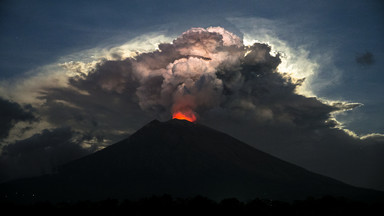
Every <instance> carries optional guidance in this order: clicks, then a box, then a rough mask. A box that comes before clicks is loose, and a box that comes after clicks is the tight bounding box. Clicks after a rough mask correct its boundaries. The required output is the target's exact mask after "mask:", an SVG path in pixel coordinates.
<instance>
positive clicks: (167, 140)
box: [0, 120, 384, 200]
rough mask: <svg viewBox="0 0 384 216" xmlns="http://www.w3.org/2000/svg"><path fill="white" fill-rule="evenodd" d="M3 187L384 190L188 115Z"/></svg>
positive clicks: (40, 193) (247, 195)
mask: <svg viewBox="0 0 384 216" xmlns="http://www.w3.org/2000/svg"><path fill="white" fill-rule="evenodd" d="M4 187H8V189H7V190H5V191H4V192H5V193H6V194H10V193H13V192H14V191H15V190H18V191H20V192H19V193H24V194H32V193H33V194H34V195H35V197H38V198H39V199H48V200H63V199H64V200H72V199H79V200H86V199H90V200H99V199H105V198H119V199H124V198H132V199H137V198H142V197H146V196H152V195H162V194H170V195H173V196H179V197H192V196H196V195H203V196H207V197H209V198H213V199H216V200H220V199H223V198H227V197H236V198H239V199H243V200H246V199H253V198H257V197H258V198H268V199H278V200H294V199H305V198H306V197H308V196H314V197H319V196H323V195H334V196H345V197H348V198H353V199H361V200H365V199H367V200H371V199H372V200H374V199H382V200H384V199H383V197H384V193H382V192H378V191H374V190H368V189H361V188H357V187H353V186H349V185H347V184H344V183H342V182H340V181H338V180H335V179H332V178H329V177H325V176H322V175H319V174H316V173H313V172H311V171H308V170H306V169H304V168H301V167H298V166H296V165H294V164H291V163H288V162H285V161H283V160H281V159H278V158H276V157H274V156H272V155H269V154H267V153H264V152H262V151H259V150H257V149H256V148H254V147H251V146H250V145H248V144H245V143H243V142H241V141H239V140H237V139H235V138H233V137H231V136H229V135H227V134H225V133H222V132H219V131H216V130H214V129H212V128H209V127H206V126H204V125H200V124H198V123H191V122H188V121H185V120H169V121H166V122H160V121H158V120H153V121H151V122H150V123H148V124H147V125H145V126H144V127H142V128H141V129H139V130H138V131H137V132H136V133H134V134H132V135H131V136H130V137H128V138H127V139H124V140H122V141H120V142H117V143H115V144H113V145H111V146H109V147H107V148H105V149H103V150H100V151H98V152H96V153H94V154H91V155H88V156H85V157H83V158H80V159H77V160H75V161H72V162H70V163H67V164H65V165H63V166H62V167H61V168H60V169H59V172H58V173H57V174H54V175H50V176H42V177H37V178H31V179H29V180H27V179H24V180H19V181H14V182H9V183H5V184H2V186H1V185H0V189H1V190H0V191H2V190H3V189H4ZM21 191H24V192H21ZM1 195H2V196H3V194H1Z"/></svg>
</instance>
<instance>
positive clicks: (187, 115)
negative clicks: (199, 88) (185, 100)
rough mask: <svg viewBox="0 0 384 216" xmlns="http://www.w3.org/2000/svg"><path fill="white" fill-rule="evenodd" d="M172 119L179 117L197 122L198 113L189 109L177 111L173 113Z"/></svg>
mask: <svg viewBox="0 0 384 216" xmlns="http://www.w3.org/2000/svg"><path fill="white" fill-rule="evenodd" d="M172 119H179V120H187V121H190V122H195V121H196V115H195V113H194V112H193V111H191V110H188V111H186V112H185V111H177V112H175V113H173V115H172Z"/></svg>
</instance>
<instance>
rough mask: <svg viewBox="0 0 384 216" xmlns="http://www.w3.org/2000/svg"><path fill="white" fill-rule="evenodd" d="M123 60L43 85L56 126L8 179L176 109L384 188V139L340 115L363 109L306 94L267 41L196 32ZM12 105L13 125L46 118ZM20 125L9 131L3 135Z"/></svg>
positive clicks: (308, 164)
mask: <svg viewBox="0 0 384 216" xmlns="http://www.w3.org/2000/svg"><path fill="white" fill-rule="evenodd" d="M114 59H115V60H106V59H104V60H101V61H99V62H97V63H95V64H91V65H88V66H87V67H81V65H84V64H82V63H81V62H72V63H71V64H67V65H66V66H67V68H69V69H71V73H70V74H71V75H70V76H67V78H66V80H67V82H64V84H61V85H56V86H55V85H47V84H42V85H41V87H40V88H37V89H38V90H37V91H36V92H35V93H36V94H34V95H38V96H36V97H35V98H34V99H33V100H31V101H32V102H31V103H32V106H33V112H34V115H35V116H37V118H38V119H39V122H46V123H47V124H49V125H50V126H51V128H50V130H44V131H40V132H39V133H38V134H37V135H35V136H32V137H30V138H28V139H25V140H18V141H15V142H13V143H10V144H8V145H6V146H5V147H3V155H2V156H1V158H2V160H1V163H2V166H3V167H8V168H7V169H3V170H8V173H3V174H2V175H3V176H5V177H4V178H14V177H19V176H22V174H21V173H22V172H21V171H20V172H18V173H17V174H15V173H12V171H10V170H12V169H11V168H9V167H12V164H13V166H15V164H18V167H23V166H25V167H28V166H27V165H26V164H24V165H19V164H20V163H19V161H20V160H21V159H20V158H33V157H36V156H37V154H40V155H43V156H44V157H45V158H46V157H50V156H48V155H61V156H60V157H59V158H62V159H60V160H59V161H55V162H54V163H47V162H46V161H40V162H36V164H35V165H34V167H39V166H43V167H50V169H52V168H53V167H54V166H56V165H58V164H60V163H63V162H65V161H68V160H70V159H73V158H76V157H79V156H82V155H84V154H86V153H89V152H92V151H94V150H97V149H99V148H100V147H103V146H105V145H107V144H110V143H112V142H114V141H116V140H118V139H120V138H122V137H125V136H127V135H128V134H130V133H132V132H134V131H135V130H136V129H138V128H139V127H141V126H143V125H144V124H145V123H146V122H148V121H150V120H152V119H153V118H158V119H160V120H167V119H170V118H171V115H172V113H173V112H175V111H182V110H189V111H193V112H195V113H196V114H197V116H198V121H200V122H201V123H204V124H207V125H209V126H211V127H214V128H217V129H220V130H222V131H224V132H227V133H229V134H231V135H233V136H236V137H237V138H239V139H241V140H244V141H246V142H247V143H249V144H251V145H254V146H255V147H257V148H260V149H262V150H264V151H267V152H269V153H271V154H274V155H277V156H279V157H281V158H283V159H285V160H288V161H291V162H294V163H296V164H299V165H301V166H304V167H305V168H308V169H311V170H313V171H316V172H320V173H322V174H326V175H329V176H332V177H335V178H338V179H341V180H344V181H347V182H349V183H353V184H355V185H360V186H366V187H375V188H382V189H384V185H383V184H382V183H380V181H381V180H384V176H383V174H382V173H381V172H380V171H379V170H380V169H382V168H383V167H382V166H383V164H384V163H382V162H383V159H382V158H383V157H382V156H383V152H384V150H383V147H382V146H383V144H384V143H383V139H382V135H379V134H378V135H375V136H368V137H364V138H360V137H357V136H356V135H354V134H353V133H351V132H348V131H347V130H344V129H342V125H340V123H338V122H337V121H336V120H335V119H334V118H333V117H332V113H334V112H342V111H345V110H349V109H352V108H354V107H356V106H359V104H356V103H346V102H324V101H320V100H319V99H317V98H316V97H306V96H303V95H300V94H298V93H297V88H298V87H300V86H301V85H302V84H303V82H305V80H304V79H297V78H295V77H292V76H290V75H289V73H283V72H281V71H280V70H279V65H280V64H281V54H279V53H273V52H272V50H271V47H270V46H269V45H267V44H264V43H258V42H256V43H254V44H252V45H250V46H245V45H244V44H243V41H242V39H241V38H239V37H237V36H236V35H234V34H232V33H230V32H228V31H226V30H225V29H223V28H220V27H210V28H207V29H204V28H192V29H190V30H188V31H186V32H184V33H183V34H182V35H180V36H179V37H177V38H176V39H175V40H173V41H172V42H171V43H161V44H159V45H158V49H157V50H155V51H152V52H144V53H136V54H135V55H133V56H132V57H122V56H115V57H114ZM74 69H75V70H74ZM3 97H5V96H4V95H3ZM8 97H10V96H8ZM4 101H6V100H4ZM5 103H7V106H14V108H13V109H12V110H13V111H15V112H18V113H23V112H24V113H23V115H19V116H18V117H12V118H13V120H9V121H8V122H14V121H32V120H36V118H35V117H33V116H32V114H29V111H28V109H27V108H24V109H25V110H24V111H23V112H22V111H21V108H20V105H17V104H13V103H11V102H5ZM16 116H17V115H16ZM20 116H21V117H20ZM12 126H14V125H13V123H8V124H7V125H6V126H2V127H4V128H5V130H4V132H2V133H3V136H7V135H8V133H9V131H11V130H12ZM31 130H32V129H31ZM7 131H8V132H7ZM55 134H58V135H55ZM51 137H55V138H54V139H53V140H51ZM57 137H59V138H60V137H63V138H62V139H60V140H62V141H59V140H57V139H56V138H57ZM8 139H10V138H9V137H8ZM27 149H33V150H27ZM48 150H49V151H48ZM48 152H53V153H52V154H51V153H48ZM17 155H18V156H17ZM16 156H17V157H16ZM25 160H27V159H25ZM27 161H28V160H27ZM47 164H50V165H47ZM46 169H48V168H45V170H46ZM30 170H36V169H35V168H34V169H30ZM48 170H49V169H48ZM27 174H28V175H30V174H32V173H26V175H27ZM35 174H36V172H35ZM362 174H363V175H362ZM381 182H384V181H381Z"/></svg>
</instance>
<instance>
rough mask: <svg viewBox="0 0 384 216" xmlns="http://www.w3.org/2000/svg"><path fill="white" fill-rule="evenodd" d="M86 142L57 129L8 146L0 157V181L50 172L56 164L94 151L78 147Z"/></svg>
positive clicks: (68, 132) (91, 148)
mask: <svg viewBox="0 0 384 216" xmlns="http://www.w3.org/2000/svg"><path fill="white" fill-rule="evenodd" d="M90 139H91V138H90V137H87V136H84V135H81V136H79V134H78V133H76V132H74V131H72V130H71V129H69V128H57V129H54V130H44V131H43V132H42V133H40V134H35V135H33V136H32V137H30V138H28V139H25V140H20V141H16V142H14V143H11V144H8V145H7V146H5V147H4V148H3V151H2V154H1V157H0V168H1V169H0V181H5V180H9V179H14V178H19V177H26V176H34V175H41V174H48V173H52V172H54V171H55V169H56V168H57V167H58V166H59V165H61V164H63V163H65V162H68V161H70V160H73V159H76V158H79V157H81V156H84V155H86V154H89V153H90V152H92V151H94V149H93V148H94V146H93V147H92V146H91V147H89V148H87V149H85V148H82V147H81V146H80V144H81V143H82V142H84V141H87V140H88V141H89V140H90Z"/></svg>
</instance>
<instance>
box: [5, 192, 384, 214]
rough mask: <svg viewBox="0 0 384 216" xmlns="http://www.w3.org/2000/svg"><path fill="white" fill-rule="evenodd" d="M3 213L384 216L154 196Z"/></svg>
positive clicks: (311, 203) (306, 205)
mask: <svg viewBox="0 0 384 216" xmlns="http://www.w3.org/2000/svg"><path fill="white" fill-rule="evenodd" d="M0 209H1V210H2V211H3V212H10V213H12V214H15V213H16V214H17V213H27V214H32V213H37V214H39V215H42V214H43V215H44V214H47V215H48V214H49V215H68V214H69V213H88V214H89V213H95V214H96V213H98V214H105V215H163V214H164V215H384V214H383V213H384V203H383V202H376V203H365V202H357V201H352V200H348V199H345V198H340V197H331V196H326V197H323V198H319V199H315V198H308V199H306V200H301V201H294V202H291V203H288V202H282V201H273V200H262V199H255V200H251V201H247V202H241V201H239V200H237V199H236V198H229V199H224V200H222V201H220V202H215V201H213V200H210V199H208V198H206V197H201V196H197V197H194V198H189V199H184V198H183V199H181V198H172V197H171V196H168V195H164V196H153V197H150V198H145V199H141V200H137V201H130V200H125V201H118V200H115V199H108V200H104V201H97V202H96V201H95V202H91V201H82V202H75V203H71V202H62V203H50V202H39V203H34V204H15V203H10V202H4V201H3V202H1V203H0Z"/></svg>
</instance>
